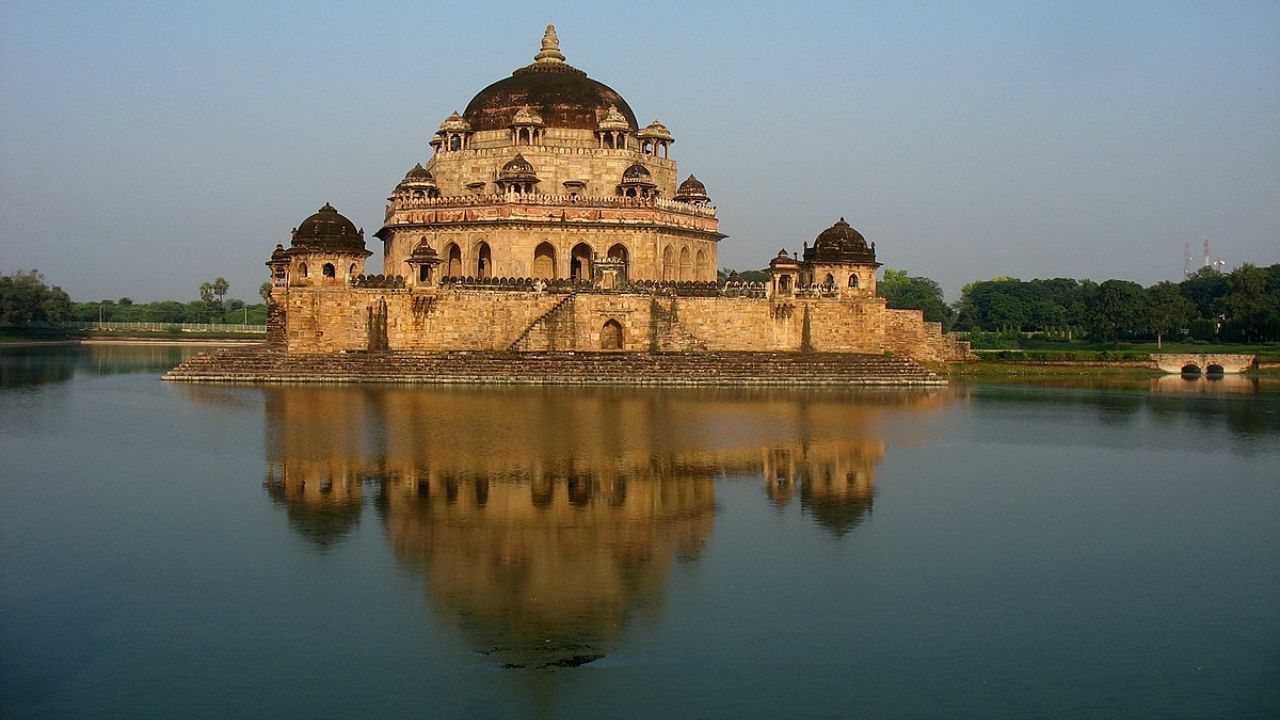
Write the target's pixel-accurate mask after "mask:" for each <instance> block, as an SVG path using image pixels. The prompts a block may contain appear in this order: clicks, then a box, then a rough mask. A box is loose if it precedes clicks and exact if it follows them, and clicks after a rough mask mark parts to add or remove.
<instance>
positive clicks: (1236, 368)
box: [1151, 353, 1257, 375]
mask: <svg viewBox="0 0 1280 720" xmlns="http://www.w3.org/2000/svg"><path fill="white" fill-rule="evenodd" d="M1151 360H1152V361H1153V362H1154V363H1155V365H1156V367H1158V368H1160V369H1161V370H1163V371H1165V372H1167V373H1191V374H1197V375H1198V374H1200V373H1205V374H1217V373H1224V374H1226V373H1242V372H1244V371H1245V370H1248V369H1249V368H1251V367H1253V365H1254V363H1255V362H1256V361H1257V356H1256V355H1220V354H1217V353H1200V354H1194V353H1191V354H1172V353H1171V354H1164V355H1157V354H1155V353H1152V355H1151Z"/></svg>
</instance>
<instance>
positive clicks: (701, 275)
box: [693, 250, 710, 280]
mask: <svg viewBox="0 0 1280 720" xmlns="http://www.w3.org/2000/svg"><path fill="white" fill-rule="evenodd" d="M693 271H694V272H695V273H697V274H696V275H695V276H694V278H693V279H694V280H706V279H707V278H708V277H709V276H710V271H709V270H708V269H707V253H706V251H704V250H699V251H698V254H697V256H696V257H695V258H694V260H693Z"/></svg>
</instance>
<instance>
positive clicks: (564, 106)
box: [462, 25, 639, 131]
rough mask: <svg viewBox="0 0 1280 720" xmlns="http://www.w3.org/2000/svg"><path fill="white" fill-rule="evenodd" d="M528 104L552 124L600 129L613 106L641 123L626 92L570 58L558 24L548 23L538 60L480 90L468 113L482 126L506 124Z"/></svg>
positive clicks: (632, 124)
mask: <svg viewBox="0 0 1280 720" xmlns="http://www.w3.org/2000/svg"><path fill="white" fill-rule="evenodd" d="M526 105H527V106H529V107H530V108H532V109H533V110H534V111H536V112H537V113H538V114H539V115H540V116H541V117H542V120H543V122H545V123H546V125H547V127H553V128H572V129H577V130H595V129H596V128H597V127H598V126H599V124H600V122H601V121H602V120H604V119H605V117H606V116H607V115H608V113H609V108H610V107H611V106H612V107H616V108H617V109H618V111H619V112H620V113H621V114H622V115H623V116H624V117H625V118H626V120H627V126H628V128H629V129H631V130H636V129H637V128H638V127H639V126H638V125H637V124H636V115H635V113H634V112H632V111H631V106H630V105H628V104H627V101H626V100H623V99H622V96H621V95H619V94H618V93H617V92H616V91H615V90H614V89H613V88H611V87H609V86H608V85H605V84H603V83H599V82H596V81H595V80H592V79H591V78H589V77H587V74H586V73H585V72H583V71H581V70H579V69H577V68H575V67H573V66H571V65H569V64H568V63H566V62H565V61H564V55H563V54H562V53H561V52H560V39H559V38H558V37H557V36H556V30H555V26H553V25H548V26H547V31H546V33H545V34H544V35H543V37H542V49H541V50H540V51H539V52H538V54H537V55H535V56H534V62H533V64H531V65H527V66H525V67H522V68H520V69H518V70H516V71H514V72H513V73H511V77H509V78H503V79H502V80H499V81H498V82H495V83H493V84H492V85H490V86H489V87H487V88H485V89H483V90H481V91H480V92H478V93H476V96H475V97H473V98H472V99H471V102H469V103H467V109H466V110H465V111H463V113H462V115H463V117H464V118H466V120H467V121H468V122H469V123H470V124H471V127H472V129H473V130H476V131H482V130H499V129H506V128H508V127H510V126H511V122H512V119H513V118H514V117H515V115H516V113H518V112H519V111H520V110H521V108H523V107H525V106H526Z"/></svg>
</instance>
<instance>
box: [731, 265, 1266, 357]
mask: <svg viewBox="0 0 1280 720" xmlns="http://www.w3.org/2000/svg"><path fill="white" fill-rule="evenodd" d="M729 272H731V271H729V270H725V271H723V272H722V275H723V276H727V275H728V273H729ZM739 275H741V276H742V277H743V278H748V279H752V280H759V281H765V282H767V281H768V279H769V276H768V274H767V273H765V272H762V271H745V272H740V273H739ZM876 293H877V294H878V295H879V296H880V297H883V298H884V299H885V303H886V304H887V305H888V306H889V307H891V308H898V309H907V310H920V311H922V312H923V313H924V318H925V320H928V321H930V322H937V323H941V324H942V326H943V328H944V329H945V330H948V331H951V330H958V331H969V332H978V333H983V332H985V333H1007V334H1018V335H1021V334H1022V333H1038V334H1041V335H1043V336H1046V337H1048V338H1050V339H1061V340H1073V339H1082V338H1087V339H1090V340H1094V341H1102V342H1119V341H1121V340H1129V341H1148V340H1155V341H1156V342H1157V343H1159V342H1162V341H1164V340H1166V339H1170V340H1182V339H1190V340H1196V341H1202V342H1215V341H1217V342H1244V343H1256V342H1275V341H1280V263H1277V264H1274V265H1271V266H1268V267H1258V266H1256V265H1253V264H1250V263H1245V264H1244V265H1241V266H1240V267H1238V268H1236V269H1235V270H1232V271H1231V272H1229V273H1223V272H1219V271H1217V270H1214V269H1213V268H1208V267H1206V268H1203V269H1201V270H1200V271H1198V272H1196V273H1195V274H1194V275H1192V276H1190V277H1188V278H1187V279H1185V280H1183V281H1182V282H1178V283H1175V282H1170V281H1162V282H1158V283H1156V284H1154V285H1151V286H1150V287H1145V288H1144V287H1142V286H1141V285H1139V284H1138V283H1135V282H1132V281H1129V280H1115V279H1113V280H1105V281H1103V282H1100V283H1099V282H1094V281H1093V280H1076V279H1073V278H1050V279H1035V280H1019V279H1017V278H1011V277H996V278H992V279H991V280H981V281H978V282H972V283H969V284H968V285H965V286H964V289H963V290H961V292H960V299H959V300H957V301H956V302H955V303H954V304H948V303H947V302H946V299H945V297H944V296H943V292H942V288H941V287H940V286H939V285H938V283H937V282H935V281H933V280H931V279H929V278H927V277H921V276H913V275H910V274H908V273H907V271H905V270H897V269H893V268H886V269H885V271H884V277H883V279H881V280H880V282H879V283H878V284H877V288H876Z"/></svg>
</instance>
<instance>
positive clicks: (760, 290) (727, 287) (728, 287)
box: [720, 280, 769, 298]
mask: <svg viewBox="0 0 1280 720" xmlns="http://www.w3.org/2000/svg"><path fill="white" fill-rule="evenodd" d="M768 290H769V285H768V283H762V282H746V281H744V280H730V281H728V282H726V283H725V284H724V287H722V288H720V294H721V295H723V296H725V297H745V298H762V297H765V296H766V295H768Z"/></svg>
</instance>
